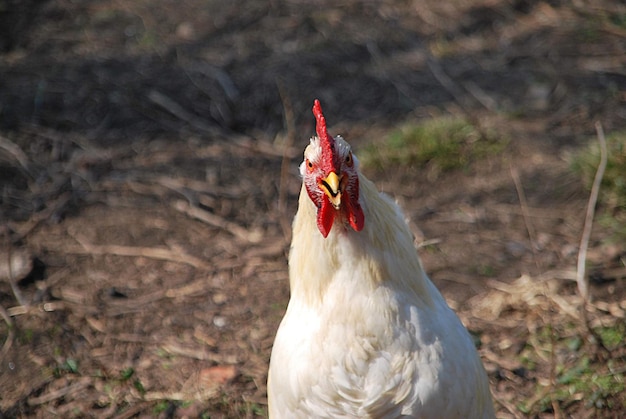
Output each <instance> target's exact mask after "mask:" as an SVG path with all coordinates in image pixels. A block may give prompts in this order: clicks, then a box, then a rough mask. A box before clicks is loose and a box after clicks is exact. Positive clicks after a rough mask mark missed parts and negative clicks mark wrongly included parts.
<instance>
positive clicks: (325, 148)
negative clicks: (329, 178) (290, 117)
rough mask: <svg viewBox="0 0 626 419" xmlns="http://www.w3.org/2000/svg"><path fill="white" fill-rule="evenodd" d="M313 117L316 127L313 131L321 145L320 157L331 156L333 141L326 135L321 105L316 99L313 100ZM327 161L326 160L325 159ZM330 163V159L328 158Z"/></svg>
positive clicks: (326, 130)
mask: <svg viewBox="0 0 626 419" xmlns="http://www.w3.org/2000/svg"><path fill="white" fill-rule="evenodd" d="M313 115H315V120H316V122H317V125H316V126H315V131H317V136H318V137H319V139H320V142H321V145H322V155H323V156H332V155H333V151H334V148H335V147H334V146H335V141H334V139H333V137H331V136H330V135H328V129H327V128H326V118H324V114H323V113H322V105H321V104H320V101H319V100H318V99H315V102H313ZM325 160H327V159H325ZM330 160H331V161H332V160H333V159H332V157H331V158H330Z"/></svg>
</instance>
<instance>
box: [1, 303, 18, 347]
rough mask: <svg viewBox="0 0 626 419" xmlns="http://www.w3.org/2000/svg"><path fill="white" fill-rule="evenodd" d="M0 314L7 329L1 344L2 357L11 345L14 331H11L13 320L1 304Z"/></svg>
mask: <svg viewBox="0 0 626 419" xmlns="http://www.w3.org/2000/svg"><path fill="white" fill-rule="evenodd" d="M0 316H2V318H3V319H4V321H5V322H6V324H7V329H8V333H7V338H6V340H5V341H4V344H3V345H2V351H0V354H2V357H3V358H4V356H5V355H6V354H7V353H8V352H9V349H11V345H13V338H14V336H15V332H14V331H13V320H12V319H11V316H10V315H9V313H8V312H7V311H6V309H5V308H4V307H3V306H2V305H0Z"/></svg>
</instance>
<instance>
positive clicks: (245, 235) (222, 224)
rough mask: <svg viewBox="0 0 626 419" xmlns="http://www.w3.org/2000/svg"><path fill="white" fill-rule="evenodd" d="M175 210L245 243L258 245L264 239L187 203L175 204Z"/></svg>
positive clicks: (256, 233) (258, 233)
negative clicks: (219, 229)
mask: <svg viewBox="0 0 626 419" xmlns="http://www.w3.org/2000/svg"><path fill="white" fill-rule="evenodd" d="M173 208H174V209H176V210H178V211H180V212H182V213H185V214H187V215H189V216H190V217H193V218H196V219H198V220H200V221H204V222H205V223H207V224H209V225H211V226H213V227H217V228H221V229H223V230H226V231H228V232H229V233H231V234H232V235H233V236H235V237H237V238H239V239H242V240H244V241H247V242H250V243H258V242H260V241H261V239H262V238H263V236H262V234H261V233H260V232H256V231H248V230H247V229H245V228H243V227H241V226H240V225H237V224H235V223H233V222H230V221H228V220H225V219H224V218H222V217H220V216H218V215H215V214H212V213H210V212H208V211H204V210H203V209H201V208H198V207H194V206H191V205H189V204H188V203H187V202H185V201H178V202H175V203H174V205H173Z"/></svg>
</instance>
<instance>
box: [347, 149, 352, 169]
mask: <svg viewBox="0 0 626 419" xmlns="http://www.w3.org/2000/svg"><path fill="white" fill-rule="evenodd" d="M346 164H347V165H348V167H352V153H351V152H350V153H348V155H347V156H346Z"/></svg>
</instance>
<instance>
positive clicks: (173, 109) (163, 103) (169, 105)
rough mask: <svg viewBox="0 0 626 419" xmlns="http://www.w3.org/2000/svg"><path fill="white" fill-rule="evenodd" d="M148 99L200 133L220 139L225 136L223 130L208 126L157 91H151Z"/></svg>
mask: <svg viewBox="0 0 626 419" xmlns="http://www.w3.org/2000/svg"><path fill="white" fill-rule="evenodd" d="M148 99H149V100H150V101H151V102H152V103H154V104H156V105H159V106H160V107H162V108H163V109H165V110H166V111H168V112H169V113H171V114H172V115H174V116H175V117H177V118H178V119H180V120H181V121H183V122H186V123H188V124H189V125H191V126H192V127H194V128H196V129H199V130H200V131H203V132H205V133H207V134H209V135H214V136H218V137H223V136H224V133H223V132H222V130H220V129H219V128H216V127H213V126H211V125H209V124H207V123H206V122H204V121H203V120H202V119H200V118H198V117H197V116H195V115H193V114H192V113H190V112H188V111H187V110H186V109H185V108H183V107H182V106H181V105H179V104H178V103H176V102H175V101H174V100H172V99H170V98H169V97H167V96H165V95H164V94H163V93H161V92H158V91H156V90H151V91H150V92H149V93H148Z"/></svg>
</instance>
